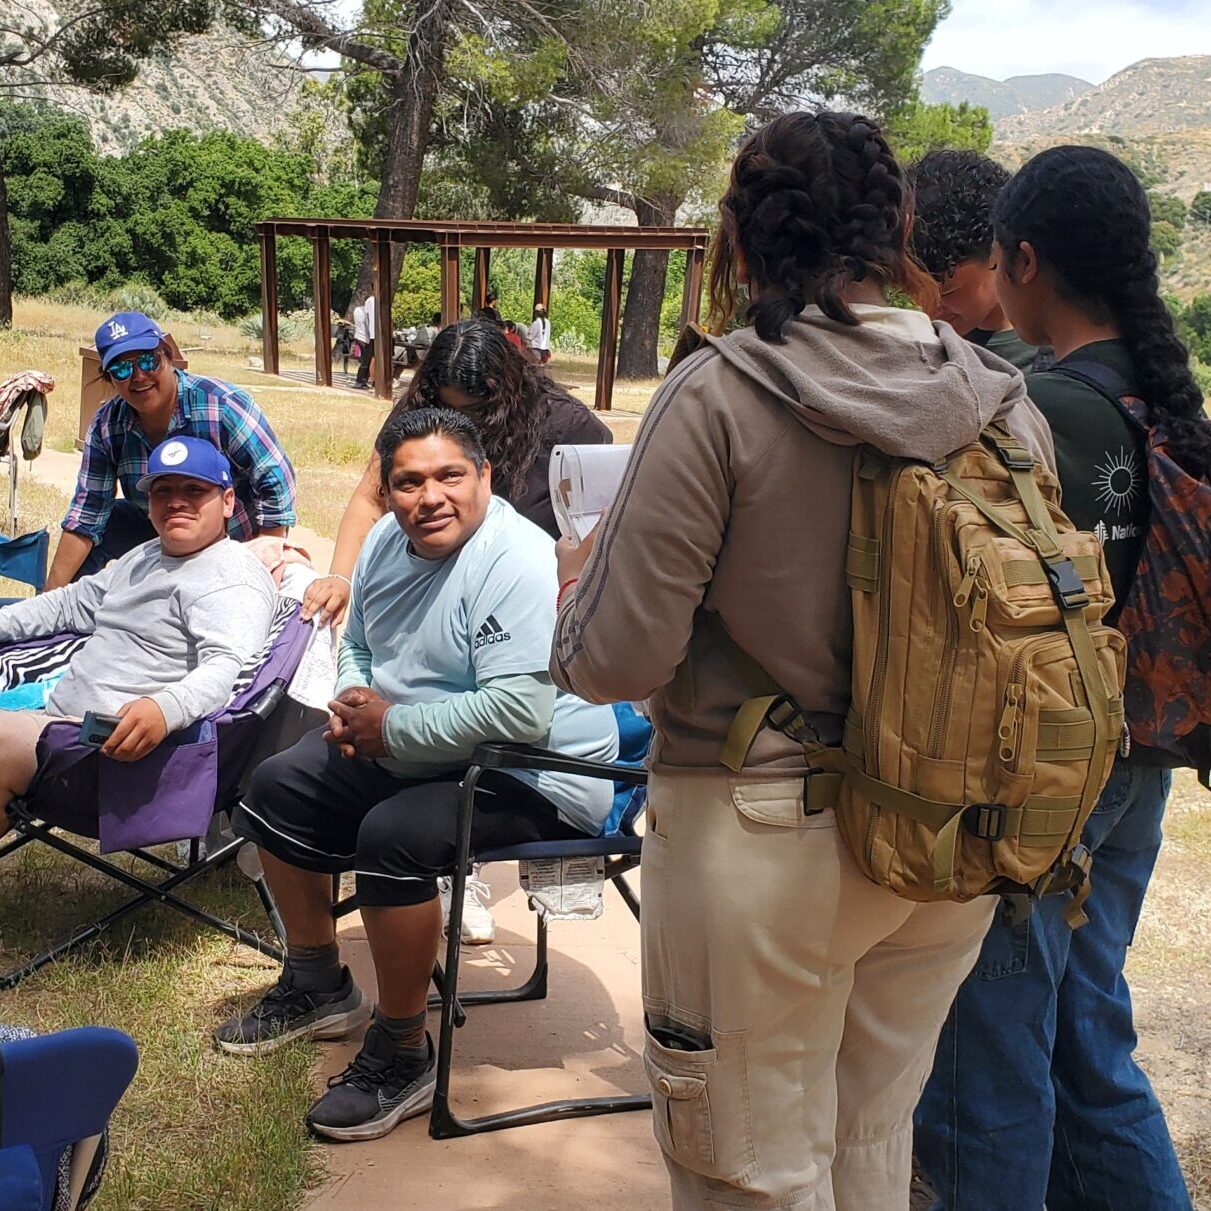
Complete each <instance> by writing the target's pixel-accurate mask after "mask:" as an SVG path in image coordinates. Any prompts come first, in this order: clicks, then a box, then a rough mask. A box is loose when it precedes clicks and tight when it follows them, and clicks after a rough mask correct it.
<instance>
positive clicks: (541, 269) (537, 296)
mask: <svg viewBox="0 0 1211 1211" xmlns="http://www.w3.org/2000/svg"><path fill="white" fill-rule="evenodd" d="M554 267H555V249H554V248H540V249H539V250H538V258H537V259H536V260H535V262H534V306H535V307H537V306H538V304H539V303H541V304H542V305H543V306H544V307H545V308H546V309H547V318H548V319H549V318H550V316H551V275H552V273H553V271H554Z"/></svg>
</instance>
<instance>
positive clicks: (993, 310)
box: [932, 259, 1004, 336]
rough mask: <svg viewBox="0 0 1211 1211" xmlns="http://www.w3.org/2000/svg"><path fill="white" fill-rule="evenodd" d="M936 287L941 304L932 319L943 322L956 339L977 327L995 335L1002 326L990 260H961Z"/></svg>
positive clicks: (1002, 321)
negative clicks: (950, 329)
mask: <svg viewBox="0 0 1211 1211" xmlns="http://www.w3.org/2000/svg"><path fill="white" fill-rule="evenodd" d="M938 287H939V289H940V291H941V301H940V303H939V305H938V308H937V310H936V311H935V312H934V313H933V317H932V318H933V319H935V320H945V321H946V323H948V324H949V325H950V326H951V327H952V328H953V329H954V330H955V331H956V332H957V333H958V334H959V335H960V336H966V335H967V334H968V333H969V332H973V331H974V330H975V329H977V328H982V329H985V330H986V331H989V332H996V331H998V330H999V329H1000V328H1003V327H1004V320H1003V318H1002V316H1001V314H1000V308H999V307H998V305H997V293H996V283H995V274H994V272H993V262H992V261H991V260H979V259H976V260H970V261H961V262H960V263H959V264H958V265H956V266H955V267H954V269H953V270H952V271H951V272H950V273H949V274H948V275H947V276H946V277H945V278H943V279H942V281H941V282H939V283H938Z"/></svg>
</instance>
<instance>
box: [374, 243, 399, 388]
mask: <svg viewBox="0 0 1211 1211" xmlns="http://www.w3.org/2000/svg"><path fill="white" fill-rule="evenodd" d="M392 287H393V283H392V281H391V241H390V240H389V239H388V238H387V237H386V235H385V234H383V233H382V232H379V233H378V234H377V235H376V236H375V239H374V302H375V308H374V320H375V324H374V328H375V331H374V394H375V395H377V396H378V397H379V399H390V398H391V378H392V375H391V363H392V359H393V358H394V356H395V324H394V323H393V322H392V319H391V303H392V301H393V299H394V297H395V291H394V289H393V288H392Z"/></svg>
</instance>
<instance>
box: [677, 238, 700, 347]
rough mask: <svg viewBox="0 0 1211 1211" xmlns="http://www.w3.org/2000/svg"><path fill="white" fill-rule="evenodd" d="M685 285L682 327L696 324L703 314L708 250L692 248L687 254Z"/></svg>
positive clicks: (682, 299)
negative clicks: (703, 284) (703, 283)
mask: <svg viewBox="0 0 1211 1211" xmlns="http://www.w3.org/2000/svg"><path fill="white" fill-rule="evenodd" d="M685 257H686V260H685V286H684V287H683V288H682V292H681V328H682V329H683V330H684V328H685V326H686V325H687V324H696V323H698V319H699V317H700V316H701V314H702V273H703V267H704V265H705V263H706V251H705V249H702V248H691V249H689V250H688V251H687V252H686V254H685Z"/></svg>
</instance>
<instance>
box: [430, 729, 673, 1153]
mask: <svg viewBox="0 0 1211 1211" xmlns="http://www.w3.org/2000/svg"><path fill="white" fill-rule="evenodd" d="M615 715H616V717H617V718H618V724H619V763H618V764H604V763H601V762H596V761H581V760H579V759H577V758H573V757H566V756H564V755H563V754H561V753H552V752H548V751H546V750H544V749H537V748H531V747H530V746H528V745H513V744H481V745H480V746H479V748H477V749H476V750H475V753H474V754H473V756H472V758H471V767H470V769H468V771H467V774H466V777H465V778H464V779H463V791H462V800H461V803H460V805H459V817H458V848H457V854H458V858H457V864H456V866H455V869H454V871H453V872H452V878H453V886H452V888H451V893H450V924H449V928H448V930H447V936H446V962H445V967H444V969H442V968H439V969H438V972H437V973H436V982H437V984H438V987H439V989H440V998H439V1003H440V1006H441V1032H440V1036H439V1039H438V1048H437V1088H436V1091H435V1093H434V1096H433V1110H432V1112H431V1113H430V1116H429V1134H430V1135H431V1136H433V1138H434V1139H452V1138H454V1137H456V1136H463V1135H478V1134H480V1133H482V1132H485V1131H500V1130H503V1129H504V1128H506V1127H524V1126H529V1125H531V1124H534V1123H549V1122H552V1121H554V1120H556V1119H568V1118H585V1117H588V1116H590V1115H597V1114H615V1113H618V1112H619V1111H623V1110H649V1109H651V1105H652V1101H651V1098H649V1097H647V1096H646V1095H643V1096H632V1095H618V1096H612V1097H596V1098H576V1099H573V1100H568V1101H560V1102H547V1103H544V1104H543V1105H539V1106H527V1107H524V1108H521V1109H518V1110H507V1111H503V1112H500V1113H498V1114H488V1115H482V1116H480V1117H479V1118H473V1119H461V1118H459V1117H458V1116H457V1115H456V1114H455V1113H454V1111H453V1110H452V1108H451V1105H450V1068H451V1064H452V1062H453V1057H454V1031H455V1028H456V1027H459V1026H462V1025H463V1023H464V1021H465V1018H464V1015H463V1011H462V1006H463V1005H496V1004H501V1003H503V1002H515V1001H538V1000H542V999H543V998H545V997H546V995H547V974H548V960H547V923H546V919H545V918H544V917H543V915H542V913H536V914H535V915H536V917H537V918H538V925H537V941H536V945H535V954H536V958H535V963H534V971H533V973H532V974H531V976H530V978H529V979H528V980H527V981H526V982H525V983H524V984H522V985H521V986H520V987H518V988H511V989H507V990H506V991H503V992H490V991H476V992H470V993H466V994H464V995H463V996H462V997H460V996H459V995H458V961H459V951H460V945H459V937H460V934H461V931H462V912H463V893H464V890H465V888H466V883H467V874H468V871H469V869H470V863H471V860H472V857H474V860H475V861H477V862H482V863H488V862H526V861H532V860H537V859H543V858H587V857H602V858H605V859H606V864H605V875H606V878H607V879H609V880H610V881H611V882H612V883H613V884H614V886H615V887H616V888H617V889H618V893H619V895H621V896H622V899H623V902H624V903H625V904H626V906H627V907H628V908H629V909H630V910H631V913H632V914H633V915H634V917H635V919H636V920H637V921H638V920H639V899H638V897H637V896H636V895H635V893H634V891H633V890H632V888H631V886H630V884H629V883H627V881H626V878H625V875H626V874H627V872H628V871H631V870H634V869H635V868H636V867H637V866H638V865H639V859H640V851H641V849H642V845H643V839H642V838H641V837H640V836H638V835H637V834H636V832H635V825H636V824H637V823H638V820H639V816H640V815H641V814H642V812H643V809H644V806H645V805H646V802H647V771H646V770H645V769H643V768H642V763H643V759H644V757H645V756H646V754H647V749H648V744H649V741H650V739H651V734H652V729H651V725H650V724H649V723H648V722H647V720H646V719H644V718H643V717H642V716H639V715H636V714H635V712H634V711H633V710H631V708H630V707H629V706H628V705H619V706H617V707H615ZM486 769H529V770H549V771H552V772H555V773H563V774H578V775H580V776H582V777H588V778H605V779H609V780H611V781H613V782H614V785H615V796H614V811H613V813H612V814H611V817H610V819H609V820H608V821H607V824H606V831H605V832H603V834H602V835H601V836H600V837H584V838H583V839H577V840H575V841H531V842H528V843H527V844H524V845H514V846H510V847H508V848H506V849H496V850H487V851H484V852H481V853H477V854H474V855H472V853H471V820H472V817H473V815H474V813H475V788H476V786H477V785H478V783H479V779H480V776H481V775H482V774H483V772H484V770H486Z"/></svg>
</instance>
